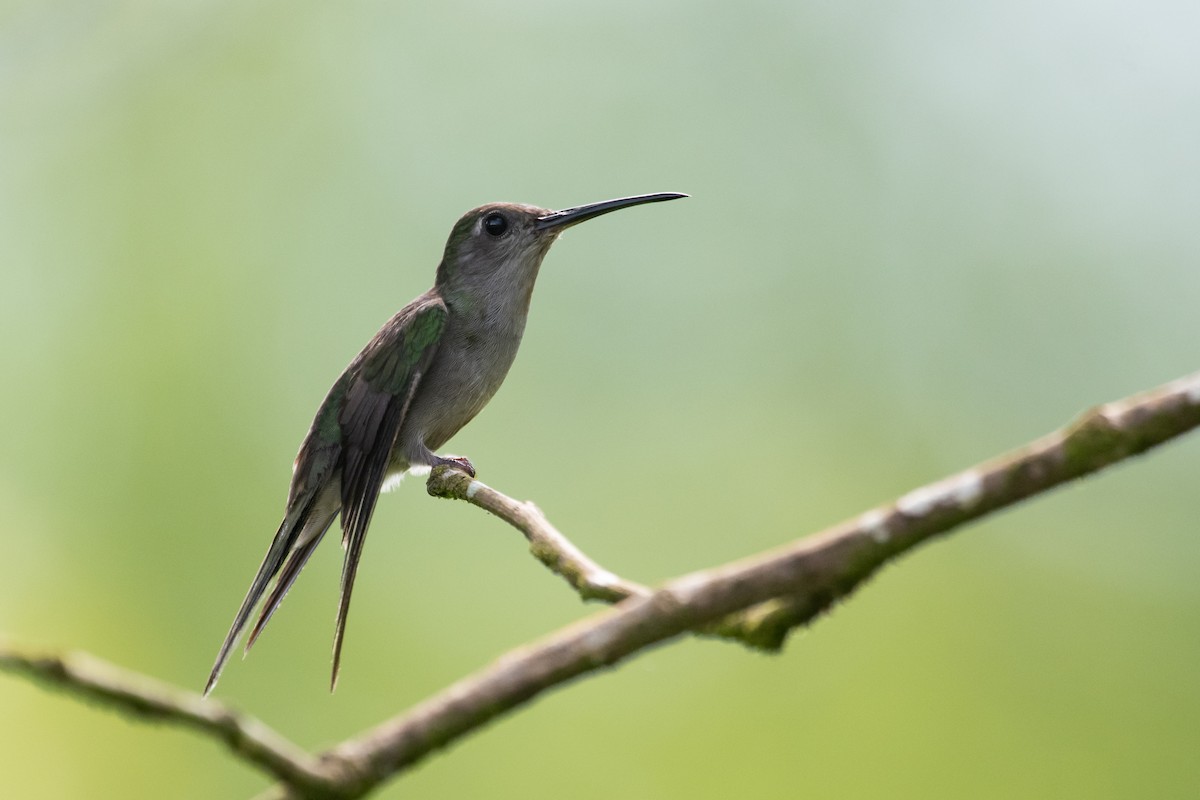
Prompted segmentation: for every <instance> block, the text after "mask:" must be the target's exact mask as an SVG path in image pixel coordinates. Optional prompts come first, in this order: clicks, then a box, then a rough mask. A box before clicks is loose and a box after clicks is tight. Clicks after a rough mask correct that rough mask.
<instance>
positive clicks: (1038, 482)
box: [0, 373, 1200, 798]
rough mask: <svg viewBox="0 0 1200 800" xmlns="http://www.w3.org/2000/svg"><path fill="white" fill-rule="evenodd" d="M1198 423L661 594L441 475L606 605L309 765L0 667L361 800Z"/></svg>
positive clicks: (1085, 449) (251, 736) (13, 656)
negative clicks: (520, 712) (587, 683)
mask: <svg viewBox="0 0 1200 800" xmlns="http://www.w3.org/2000/svg"><path fill="white" fill-rule="evenodd" d="M1198 425H1200V373H1197V374H1195V375H1191V376H1188V377H1186V378H1181V379H1180V380H1177V381H1174V382H1172V383H1169V384H1166V385H1165V386H1162V387H1159V388H1158V389H1155V390H1152V391H1150V392H1146V393H1144V394H1141V395H1137V396H1135V397H1131V398H1128V399H1125V400H1120V401H1117V402H1113V403H1108V404H1106V405H1103V406H1099V407H1097V408H1095V409H1092V410H1090V411H1088V412H1087V413H1085V414H1083V415H1082V416H1081V417H1080V418H1079V419H1077V420H1076V421H1074V422H1073V423H1071V424H1069V425H1067V426H1066V427H1065V428H1063V429H1062V430H1060V431H1056V432H1054V433H1052V434H1050V435H1048V436H1046V437H1044V438H1042V439H1039V440H1037V441H1035V442H1033V443H1032V444H1029V445H1027V446H1026V447H1023V448H1020V449H1019V450H1015V451H1013V452H1011V453H1008V454H1006V455H1003V456H1000V457H998V458H995V459H993V460H991V461H988V462H985V463H983V464H980V465H978V466H976V467H972V468H971V469H968V470H965V471H963V472H960V473H958V474H955V475H952V476H950V477H948V478H945V479H943V480H941V481H938V482H936V483H933V484H930V485H928V486H925V487H922V488H920V489H916V490H914V491H912V492H909V493H908V494H906V495H904V496H903V497H901V498H899V499H898V500H896V501H895V502H894V503H890V504H887V505H884V506H880V507H878V508H875V509H872V510H870V511H867V512H865V513H863V514H860V515H859V516H857V517H855V518H853V519H851V520H848V521H846V522H843V523H841V524H839V525H835V526H833V527H832V528H829V529H827V530H825V531H822V532H820V533H817V534H815V535H813V536H810V537H807V538H805V539H801V540H798V541H796V542H793V543H791V544H788V545H785V546H782V547H779V548H777V549H775V550H771V551H768V552H765V553H761V554H759V555H756V556H752V557H749V558H746V559H743V560H741V561H737V562H734V563H731V564H727V565H724V566H721V567H717V568H714V569H710V570H703V571H700V572H694V573H691V574H689V575H684V576H682V577H680V578H676V579H674V580H671V581H668V582H667V583H666V584H664V585H663V586H661V587H660V588H658V589H654V590H651V589H649V588H647V587H645V586H641V585H639V584H636V583H633V582H630V581H626V580H624V579H622V578H620V577H618V576H616V575H615V574H613V573H611V572H609V571H608V570H605V569H604V568H602V567H600V566H599V565H598V564H596V563H595V562H593V561H592V560H591V559H589V558H588V557H587V556H586V555H585V554H584V553H583V552H582V551H580V550H579V549H578V548H577V547H575V546H574V545H573V544H571V543H570V542H569V541H568V540H567V539H566V537H564V536H563V535H562V534H561V533H559V532H558V531H557V530H555V529H554V527H553V526H551V525H550V524H549V522H548V521H546V519H545V517H544V516H543V515H542V514H541V512H540V511H538V510H537V508H536V507H534V506H533V505H532V504H529V503H520V502H517V501H515V500H513V499H511V498H509V497H506V496H505V495H503V494H500V493H499V492H497V491H495V490H494V489H491V488H490V487H488V486H486V485H485V484H483V483H481V482H480V481H477V480H475V479H473V478H471V477H470V476H468V475H466V474H464V473H461V472H458V471H455V470H452V469H446V470H438V471H435V472H434V473H433V474H431V476H430V479H429V484H428V486H429V490H430V493H432V494H435V495H437V496H441V497H449V498H456V499H462V500H466V501H467V502H469V503H472V504H473V505H476V506H479V507H480V508H483V509H485V510H487V511H489V512H491V513H493V514H496V515H497V516H499V517H501V518H502V519H504V520H505V521H507V522H508V523H509V524H511V525H513V526H514V527H516V528H517V529H518V530H520V531H521V532H522V533H523V534H524V535H525V537H526V538H527V539H528V540H529V543H530V548H531V550H532V551H533V553H534V555H535V556H536V557H537V558H538V560H539V561H541V562H542V563H543V564H545V565H546V566H547V567H549V568H550V569H551V570H552V571H554V572H555V573H556V574H558V575H560V576H562V577H563V578H564V579H566V581H567V582H568V583H569V584H570V585H571V586H572V587H574V588H575V590H576V591H577V592H578V593H579V594H580V595H581V596H582V597H584V598H585V599H600V600H604V601H607V602H610V603H615V605H614V606H613V607H611V608H609V609H605V610H603V611H601V612H599V613H597V614H595V615H593V616H591V617H588V618H586V619H583V620H580V621H579V622H577V623H575V624H573V625H570V626H568V627H566V628H564V629H562V630H560V631H558V632H557V633H554V634H552V635H550V636H547V637H546V638H544V639H542V640H540V641H536V642H533V643H531V644H528V645H525V646H524V647H520V648H518V649H516V650H513V651H511V652H509V653H508V654H506V655H504V656H502V657H501V658H500V659H498V660H497V661H496V662H494V663H493V664H491V665H490V666H488V667H486V668H484V669H482V670H480V671H479V672H477V673H475V674H474V675H471V676H468V677H466V678H464V679H463V680H460V681H459V682H458V683H455V684H454V685H452V686H450V687H449V688H447V689H445V690H443V691H442V692H440V693H438V694H436V695H434V696H433V697H430V698H429V699H427V700H425V701H424V702H422V703H420V704H419V705H417V706H416V707H415V708H413V709H411V710H409V711H408V712H406V713H404V714H401V715H400V716H397V717H395V718H393V719H391V720H389V721H387V722H385V723H383V724H382V725H379V726H378V727H376V728H374V729H373V730H370V731H367V732H366V733H364V734H362V735H360V736H358V737H355V738H353V739H350V740H347V741H345V742H343V743H342V744H339V745H337V746H336V747H334V748H332V749H331V750H328V751H326V752H324V753H322V754H320V755H319V756H316V757H311V756H307V755H306V754H303V753H300V752H298V751H297V750H296V749H295V748H294V747H293V746H292V745H290V744H288V743H287V742H285V741H283V740H282V739H281V738H280V737H278V735H277V734H273V733H271V732H270V731H269V730H268V729H266V728H265V726H261V723H257V722H254V721H253V720H250V719H248V718H245V717H242V716H240V715H238V714H236V713H235V712H233V711H230V710H229V709H227V708H225V707H224V706H222V705H220V704H219V703H217V702H216V701H214V700H206V699H203V698H200V696H199V695H197V694H194V693H190V692H184V691H183V690H179V689H174V688H172V687H167V686H164V685H162V684H159V683H158V682H155V681H152V679H150V678H146V677H143V676H139V675H136V674H134V673H126V672H123V671H120V672H115V673H114V672H111V671H112V670H114V669H115V668H112V667H110V666H108V665H105V664H103V662H98V661H96V660H94V659H90V657H84V656H78V655H76V656H71V657H69V658H67V659H56V658H53V657H50V658H34V657H30V656H23V655H21V654H20V653H18V652H17V651H15V650H11V649H10V650H4V649H2V648H0V668H8V669H10V670H15V671H18V672H22V673H24V674H27V675H33V676H35V677H38V678H42V679H45V680H49V681H51V682H53V683H56V684H58V685H62V686H65V687H67V688H69V689H71V690H73V691H75V692H76V693H78V694H81V695H84V696H87V697H91V698H95V699H98V700H101V701H103V702H105V703H107V704H109V705H111V706H113V707H115V708H117V709H120V710H124V711H127V712H135V713H138V714H141V715H145V714H150V715H152V716H153V717H154V718H156V719H162V720H166V721H171V722H175V723H177V724H181V725H188V726H191V727H194V728H196V729H198V730H200V731H203V732H204V733H206V734H208V735H211V736H215V737H217V738H219V739H221V740H222V741H226V742H228V743H229V744H230V745H231V747H232V749H233V750H234V752H235V753H237V754H238V755H240V756H241V757H243V758H245V759H246V760H247V761H248V762H250V763H252V764H253V765H255V766H257V767H259V768H261V769H264V770H265V771H267V772H268V773H269V774H271V775H272V776H274V777H275V778H277V779H278V780H279V781H280V783H279V784H278V785H277V786H275V787H274V788H272V789H271V790H270V791H269V792H268V793H267V794H266V795H265V796H266V797H271V798H357V797H362V796H363V795H366V794H367V793H369V792H370V791H372V790H373V789H375V788H377V787H378V786H380V785H381V784H382V783H384V782H385V781H387V780H388V779H389V778H391V777H393V776H395V775H397V774H400V773H402V772H404V771H405V770H406V769H408V768H410V767H411V766H412V765H413V764H415V763H417V762H419V761H420V760H421V759H423V758H424V757H426V756H428V755H429V754H430V753H432V752H434V751H436V750H438V749H439V748H441V747H444V746H445V745H447V744H449V743H450V742H453V741H455V740H457V739H459V738H461V737H462V736H465V735H466V734H468V733H470V732H472V731H474V730H477V729H479V728H481V727H483V726H484V725H485V724H486V723H487V722H489V721H490V720H492V719H494V718H496V717H498V716H500V715H502V714H504V713H506V712H508V711H511V710H512V709H515V708H518V707H520V706H521V705H523V704H524V703H527V702H529V701H530V700H531V699H532V698H534V697H536V696H537V695H539V694H540V693H542V692H544V691H546V690H547V689H551V688H553V687H555V686H559V685H562V684H564V683H566V682H568V681H570V680H572V679H574V678H577V677H580V676H582V675H585V674H587V673H590V672H593V671H596V670H598V669H600V668H602V667H606V666H611V665H613V664H616V663H617V662H619V661H621V660H623V659H625V658H627V657H629V656H630V655H633V654H635V653H637V652H639V651H641V650H643V649H646V648H648V647H650V646H652V645H655V644H658V643H661V642H665V641H667V640H669V639H672V638H674V637H677V636H679V635H680V634H683V633H687V632H689V631H690V632H694V633H700V634H711V635H717V636H723V637H727V638H735V639H739V640H741V641H743V642H746V643H748V644H751V645H752V646H755V647H761V648H765V649H777V648H778V647H780V646H781V645H782V644H783V642H784V640H785V639H786V637H787V634H788V632H789V631H791V630H793V629H794V628H796V627H797V626H800V625H804V624H806V623H807V622H809V621H811V620H812V619H813V618H815V617H816V616H818V615H819V614H821V613H822V612H823V611H825V610H826V609H828V608H829V607H830V606H831V605H832V604H833V603H835V602H836V601H837V600H838V599H839V598H842V597H845V596H846V595H848V594H849V593H850V592H852V591H853V590H854V589H856V588H857V587H858V586H860V585H861V584H862V583H863V581H864V580H865V579H866V578H867V577H869V576H870V575H871V574H872V573H873V572H874V571H875V570H877V569H878V568H879V567H880V566H881V565H883V564H885V563H887V562H888V561H890V560H892V559H894V558H896V557H897V556H899V555H900V554H902V553H904V552H907V551H908V550H910V549H912V548H914V547H916V546H917V545H919V544H921V543H923V542H926V541H929V540H930V539H932V538H934V537H937V536H939V535H942V534H945V533H948V532H949V531H951V530H954V529H955V528H957V527H959V526H961V525H962V524H964V523H966V522H970V521H973V520H976V519H979V518H981V517H984V516H986V515H987V514H989V513H991V512H993V511H996V510H998V509H1001V508H1005V507H1007V506H1011V505H1013V504H1015V503H1018V502H1020V501H1022V500H1024V499H1026V498H1028V497H1031V496H1033V495H1036V494H1040V493H1042V492H1046V491H1048V490H1049V489H1052V488H1053V487H1055V486H1059V485H1061V484H1064V483H1067V482H1069V481H1071V480H1074V479H1076V478H1079V477H1081V476H1084V475H1087V474H1090V473H1093V472H1096V471H1098V470H1100V469H1103V468H1104V467H1106V466H1109V465H1110V464H1113V463H1116V462H1118V461H1121V460H1123V459H1126V458H1129V457H1131V456H1134V455H1137V454H1138V453H1141V452H1144V451H1145V450H1148V449H1150V448H1152V447H1155V446H1157V445H1159V444H1162V443H1163V442H1166V441H1168V440H1170V439H1172V438H1175V437H1178V436H1180V435H1182V434H1184V433H1186V432H1187V431H1190V430H1192V429H1193V428H1195V427H1197V426H1198Z"/></svg>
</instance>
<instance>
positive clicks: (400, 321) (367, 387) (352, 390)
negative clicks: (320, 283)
mask: <svg viewBox="0 0 1200 800" xmlns="http://www.w3.org/2000/svg"><path fill="white" fill-rule="evenodd" d="M446 317H447V310H446V306H445V304H444V303H443V302H442V301H441V299H440V298H438V297H436V296H432V297H431V296H428V295H427V296H425V297H422V298H421V299H419V300H417V301H416V302H414V303H413V304H411V305H410V306H408V307H407V308H405V309H404V310H403V311H401V312H400V313H399V314H397V315H396V316H395V317H393V318H392V320H391V321H390V322H389V323H388V324H387V325H385V326H384V328H383V330H381V331H380V332H379V334H378V335H377V336H376V337H375V339H374V340H373V341H372V342H371V343H370V344H368V345H367V347H366V349H364V350H363V353H362V363H361V365H360V368H359V370H358V374H357V377H356V378H355V380H354V381H353V382H352V383H351V384H350V386H349V387H348V388H347V391H346V398H345V402H344V403H343V405H342V409H341V413H340V414H339V416H338V422H339V426H340V428H341V432H342V480H341V485H342V545H343V547H344V548H345V550H346V555H345V559H344V560H343V562H342V592H341V598H340V600H339V602H338V612H337V622H336V626H335V628H334V639H333V675H332V678H331V681H330V688H331V689H332V688H333V687H334V686H336V685H337V677H338V670H339V668H340V667H341V660H342V640H343V638H344V637H345V633H346V615H347V613H348V612H349V610H350V593H351V591H352V590H353V588H354V577H355V575H356V574H357V572H358V561H359V559H360V558H361V557H362V548H363V542H364V540H365V539H366V536H367V527H368V526H369V525H370V524H371V515H372V514H373V513H374V511H375V502H376V501H377V500H378V499H379V492H380V489H381V488H382V486H383V481H384V478H385V477H386V475H387V470H388V466H389V464H390V462H391V455H392V445H393V444H395V441H396V435H397V434H398V433H399V431H400V426H401V425H402V424H403V422H404V417H405V415H406V414H407V413H408V408H409V406H410V404H411V403H412V399H413V395H414V394H416V391H417V387H418V386H419V385H420V382H421V377H422V376H423V375H424V374H425V373H426V371H427V370H428V369H429V365H430V364H431V363H432V361H433V357H434V354H435V353H436V352H437V346H438V342H439V340H440V338H441V335H442V330H443V329H444V328H445V325H446Z"/></svg>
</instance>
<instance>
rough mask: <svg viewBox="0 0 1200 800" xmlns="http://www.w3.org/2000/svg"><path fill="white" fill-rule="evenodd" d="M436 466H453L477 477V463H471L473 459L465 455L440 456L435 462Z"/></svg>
mask: <svg viewBox="0 0 1200 800" xmlns="http://www.w3.org/2000/svg"><path fill="white" fill-rule="evenodd" d="M433 465H434V466H435V467H451V468H453V469H461V470H462V471H463V472H465V473H467V474H468V475H470V476H471V477H472V478H474V477H475V465H474V464H472V463H471V459H469V458H466V457H465V456H438V457H437V461H435V462H434V464H433Z"/></svg>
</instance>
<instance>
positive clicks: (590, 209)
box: [534, 192, 687, 231]
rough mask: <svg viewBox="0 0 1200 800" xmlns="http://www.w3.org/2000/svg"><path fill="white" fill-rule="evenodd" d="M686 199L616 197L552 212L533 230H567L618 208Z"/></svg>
mask: <svg viewBox="0 0 1200 800" xmlns="http://www.w3.org/2000/svg"><path fill="white" fill-rule="evenodd" d="M681 197H687V195H686V194H680V193H679V192H659V193H658V194H639V195H634V196H633V197H618V198H617V199H616V200H602V201H601V202H599V203H589V204H588V205H586V206H579V207H577V208H564V209H563V210H562V211H552V212H551V213H549V214H547V215H546V216H544V217H538V221H537V222H536V223H535V224H534V228H536V229H537V230H539V231H545V230H550V229H551V228H569V227H571V226H572V225H575V224H577V223H580V222H584V221H585V220H589V219H595V218H596V217H598V216H600V215H601V214H607V213H608V212H610V211H616V210H617V209H618V208H628V207H629V206H640V205H641V204H642V203H661V202H663V201H664V200H678V199H679V198H681Z"/></svg>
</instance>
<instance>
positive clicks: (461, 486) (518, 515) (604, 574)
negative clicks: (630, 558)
mask: <svg viewBox="0 0 1200 800" xmlns="http://www.w3.org/2000/svg"><path fill="white" fill-rule="evenodd" d="M425 486H426V489H428V491H429V493H430V494H431V495H433V496H434V497H445V498H447V499H453V500H466V501H467V502H468V503H470V504H471V505H473V506H478V507H479V508H482V509H483V510H484V511H488V512H490V513H492V514H495V515H496V516H497V517H499V518H500V519H502V520H504V521H505V522H507V523H508V524H509V525H511V526H513V527H514V528H516V529H517V530H519V531H520V532H521V533H523V534H524V535H525V538H526V539H528V540H529V551H530V552H531V553H533V555H534V557H535V558H537V560H538V561H541V562H542V563H543V564H545V565H546V566H547V567H548V568H549V569H550V571H551V572H553V573H554V574H555V575H558V576H559V577H561V578H562V579H563V580H565V581H566V582H567V583H569V584H570V585H571V587H572V588H573V589H575V591H577V592H579V596H580V597H582V598H583V599H584V600H603V601H605V602H608V603H617V602H620V601H621V600H624V599H625V598H627V597H645V596H647V595H649V594H650V588H649V587H647V586H642V585H641V584H639V583H634V582H633V581H627V580H625V579H624V578H620V577H617V576H616V575H614V574H613V573H611V572H609V571H608V570H606V569H604V567H602V566H600V565H599V564H597V563H596V562H595V561H593V560H592V559H590V558H588V556H587V555H586V554H585V553H584V552H583V551H582V550H580V549H579V548H578V547H576V546H575V545H574V544H573V543H572V542H571V540H569V539H568V538H567V537H566V536H563V535H562V534H561V533H560V532H559V531H558V529H557V528H555V527H554V526H553V525H551V524H550V520H548V519H546V515H545V514H543V513H542V510H541V509H540V508H538V507H537V506H535V505H534V504H533V503H530V502H524V503H522V502H521V501H519V500H514V499H512V498H511V497H509V496H507V495H504V494H501V493H500V492H498V491H496V490H495V489H493V488H492V487H490V486H488V485H487V484H486V483H484V482H483V481H480V480H476V479H475V478H472V477H471V476H470V475H468V474H467V473H465V472H463V471H462V470H459V469H456V468H454V467H448V466H441V467H435V468H434V469H433V471H431V472H430V473H429V480H428V481H427V482H426V484H425Z"/></svg>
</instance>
